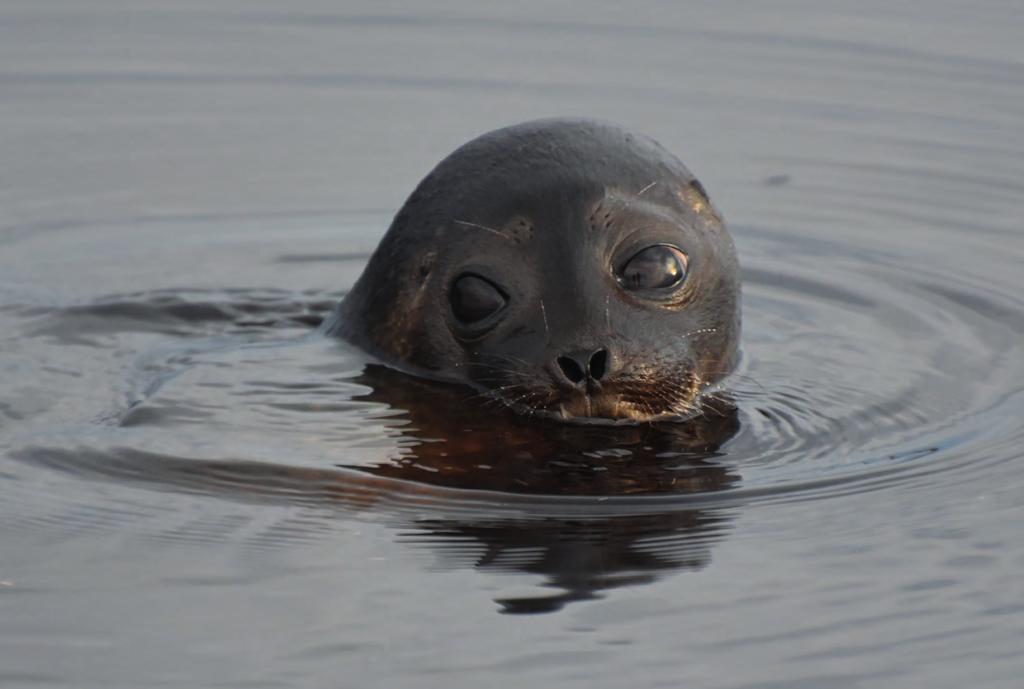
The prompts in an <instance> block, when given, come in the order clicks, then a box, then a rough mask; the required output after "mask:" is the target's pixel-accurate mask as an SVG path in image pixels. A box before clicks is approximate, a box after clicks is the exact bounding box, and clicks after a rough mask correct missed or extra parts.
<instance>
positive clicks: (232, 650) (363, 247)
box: [0, 0, 1024, 689]
mask: <svg viewBox="0 0 1024 689" xmlns="http://www.w3.org/2000/svg"><path fill="white" fill-rule="evenodd" d="M1022 30H1024V12H1022V10H1021V8H1020V5H1019V3H1016V2H1006V1H1002V2H1001V1H998V0H985V1H981V2H971V3H966V2H942V1H940V2H927V3H926V2H909V3H895V4H894V3H890V2H866V3H865V2H862V3H856V4H854V3H846V4H843V5H840V4H837V3H820V2H810V1H808V0H803V1H794V2H779V3H773V7H771V8H769V7H767V6H765V5H764V4H754V3H740V2H714V3H712V2H707V3H700V4H697V3H687V4H684V3H668V2H664V3H628V4H623V3H589V4H588V5H587V7H586V9H583V8H581V7H580V6H579V5H578V4H577V3H557V4H556V3H533V2H529V1H527V2H517V3H512V4H506V5H503V6H501V7H500V8H499V7H497V6H492V7H485V6H481V5H477V4H473V3H465V2H459V3H455V2H451V3H431V4H430V6H429V7H428V6H426V5H425V4H422V5H420V4H418V5H413V4H411V3H410V4H409V5H408V6H400V5H398V4H395V3H386V2H376V3H363V4H362V6H359V5H357V3H354V2H350V3H345V4H344V6H342V5H341V4H339V3H328V2H323V3H317V2H312V1H305V2H295V3H290V4H288V6H287V9H284V6H283V5H280V4H279V3H269V2H258V1H257V2H244V3H243V2H237V1H235V0H225V1H224V2H215V3H214V2H205V3H197V2H188V1H182V2H158V1H156V0H148V1H146V2H132V3H127V2H124V3H121V2H49V3H45V4H41V3H36V2H16V1H12V0H7V1H6V2H3V3H2V5H0V160H2V161H3V162H2V164H0V375H2V378H0V686H3V687H5V688H6V687H29V686H31V687H36V686H54V687H58V686H59V687H126V688H127V687H132V688H136V687H183V686H189V687H193V686H194V687H215V686H217V687H220V686H223V687H229V686H230V687H389V688H391V687H422V686H444V687H478V686H489V687H498V686H516V687H519V686H522V685H524V684H527V685H534V686H569V687H621V686H643V687H658V686H665V687H677V686H688V687H720V688H723V689H724V688H730V689H739V688H741V687H742V688H745V689H753V688H755V687H756V688H759V689H769V688H776V687H777V688H779V689H781V688H783V687H785V688H787V689H792V688H798V687H799V688H806V689H818V688H842V689H846V688H848V687H964V686H976V687H999V688H1001V687H1006V688H1011V687H1019V686H1021V682H1022V680H1021V679H1020V678H1021V676H1022V675H1024V659H1022V657H1021V656H1022V651H1024V577H1022V576H1021V571H1022V569H1024V528H1022V526H1021V520H1022V516H1024V454H1022V450H1021V447H1022V443H1024V433H1022V430H1021V419H1022V418H1024V344H1022V343H1024V300H1022V297H1021V290H1022V288H1024V278H1022V277H1021V270H1020V267H1021V264H1022V261H1024V229H1022V221H1021V218H1022V217H1024V124H1022V123H1024V44H1022V42H1021V40H1020V37H1021V31H1022ZM560 114H561V115H587V116H594V117H600V118H606V119H611V120H616V121H620V122H622V123H625V124H628V125H629V126H631V127H634V128H636V129H638V130H641V131H644V132H646V133H648V134H650V135H652V136H654V137H655V138H657V139H658V140H660V141H661V142H662V143H663V144H664V145H665V146H667V147H668V148H669V149H671V150H673V151H674V152H676V153H677V154H678V155H679V156H680V157H681V158H682V159H683V160H684V161H685V162H686V163H687V164H688V165H689V166H690V167H691V168H692V169H693V170H694V171H695V172H696V173H697V175H698V176H699V177H700V178H701V180H702V181H703V182H704V184H705V186H706V187H707V188H708V189H709V191H710V193H711V195H712V198H713V199H714V200H715V201H716V203H717V205H718V206H719V207H720V208H721V209H722V210H723V211H724V213H725V215H726V217H727V219H728V220H729V221H730V223H731V226H732V228H733V233H734V235H735V237H736V241H737V246H738V248H739V251H740V257H741V260H742V262H743V264H744V267H745V271H746V287H745V301H744V317H745V335H744V357H745V358H744V365H743V370H742V371H741V375H740V376H739V377H738V378H737V380H736V381H735V388H736V389H735V394H736V396H737V401H738V405H739V423H740V429H739V431H738V432H736V433H734V434H733V433H730V434H727V435H728V437H726V438H724V441H723V443H722V445H721V447H720V448H719V449H718V451H717V452H714V453H710V454H709V455H708V456H704V457H700V458H695V457H691V456H689V455H686V454H685V453H683V454H678V453H677V454H675V455H672V454H671V453H669V454H668V455H666V457H665V459H666V464H665V466H664V472H676V475H678V476H679V477H681V478H680V481H679V482H678V483H677V482H675V481H673V482H672V485H673V488H671V489H668V488H664V487H663V488H662V489H661V490H659V491H658V492H657V494H656V495H647V496H644V495H634V496H630V497H622V496H617V495H614V494H613V495H610V496H609V495H604V496H597V497H576V498H573V497H564V496H562V497H560V496H551V495H548V496H547V497H542V496H537V495H533V494H531V491H530V490H521V491H519V492H518V493H516V494H515V495H512V494H509V495H502V494H497V493H494V492H480V491H471V490H465V488H466V486H465V485H463V487H462V488H461V489H460V488H450V487H449V488H444V487H437V488H426V487H424V485H423V484H422V483H420V482H419V481H420V479H422V480H423V481H430V482H432V483H435V484H445V483H446V481H445V480H440V479H433V480H432V479H431V478H430V476H429V474H430V473H431V471H433V468H432V467H430V466H427V467H426V468H424V465H422V464H421V465H419V466H414V465H416V464H417V461H418V460H416V458H415V453H416V449H415V448H416V445H417V443H418V442H419V441H420V440H422V438H419V439H417V437H416V432H417V431H416V430H415V427H416V426H417V424H421V422H422V421H423V420H422V419H417V418H416V417H415V416H414V417H413V418H412V419H411V420H410V419H409V418H408V415H404V414H402V413H400V411H396V410H395V409H392V408H391V406H392V405H389V404H387V403H386V401H381V400H380V399H376V398H375V397H374V395H373V394H372V392H373V390H376V389H378V387H377V386H378V384H377V383H376V382H373V381H370V382H368V381H367V380H366V379H364V378H360V377H359V376H360V375H361V371H362V366H361V363H360V359H359V358H358V356H357V355H355V354H354V353H352V352H350V351H347V350H345V349H344V348H343V347H340V346H339V345H337V344H335V343H330V342H325V341H323V340H322V339H319V338H317V337H316V336H315V335H310V332H311V326H312V325H313V324H315V323H316V321H317V320H318V318H319V317H320V316H321V315H322V314H323V312H324V310H325V309H327V308H329V306H330V304H331V303H332V301H333V300H334V299H336V298H337V296H338V295H339V294H341V293H343V291H344V289H345V288H346V287H347V286H348V285H349V284H351V282H352V280H353V279H354V278H355V277H356V276H357V274H358V272H359V270H360V268H361V265H362V262H363V261H364V260H365V256H366V253H367V252H368V251H370V250H371V249H372V248H373V246H374V245H375V244H376V240H377V238H378V237H379V236H380V234H381V233H382V231H383V230H384V229H385V227H386V225H387V223H388V221H389V218H390V215H391V214H392V213H393V212H394V211H395V210H396V209H397V208H398V206H399V205H400V204H401V203H402V201H403V200H404V198H405V196H406V195H407V194H408V193H409V191H410V190H411V189H412V187H413V186H414V184H415V183H416V182H417V181H418V180H419V178H420V177H422V176H423V174H425V173H426V172H427V171H428V170H429V168H430V167H431V166H432V165H433V164H434V163H435V162H436V161H438V160H439V159H440V158H441V157H443V156H444V155H445V154H446V153H447V152H449V151H450V150H451V149H453V148H454V147H455V146H457V145H458V144H460V143H462V142H463V141H465V140H467V139H469V138H471V137H472V136H475V135H476V134H479V133H482V132H484V131H487V130H489V129H492V128H495V127H498V126H501V125H505V124H509V123H513V122H516V121H520V120H524V119H529V118H534V117H541V116H550V115H560ZM421 425H422V424H421ZM424 427H425V426H424ZM589 442H596V443H598V444H599V445H601V444H602V443H605V442H606V443H607V447H603V446H601V447H598V448H597V450H595V449H594V448H593V447H591V448H590V449H589V450H588V451H589V452H590V453H591V455H593V458H594V459H595V461H597V462H598V463H599V464H600V463H601V462H604V464H602V465H601V471H602V472H605V473H606V474H607V473H609V472H610V473H611V474H613V475H616V476H620V477H621V476H625V477H627V478H629V477H634V478H635V476H636V475H637V474H636V473H635V472H637V471H639V470H638V469H636V466H638V464H639V459H638V458H639V457H641V456H642V455H643V452H644V451H645V450H644V448H646V447H648V446H647V445H645V444H644V443H647V442H654V441H650V439H649V438H644V439H641V440H639V441H638V440H636V439H622V438H618V437H610V438H608V439H607V440H605V439H603V437H602V438H599V439H598V440H594V439H593V437H591V439H590V441H589ZM501 445H502V443H500V442H497V441H494V440H493V439H492V440H491V442H489V443H488V442H484V443H482V444H481V445H480V446H479V449H478V451H477V455H474V458H472V461H471V462H470V463H469V464H468V465H467V466H469V469H468V470H467V473H466V476H468V478H467V479H465V481H464V483H466V482H468V483H469V484H470V485H473V484H474V482H481V487H483V485H482V484H483V483H485V478H486V479H487V480H490V478H487V477H492V476H494V475H495V473H496V471H495V470H494V468H493V467H492V466H491V465H488V464H487V462H488V461H491V460H492V458H497V460H498V461H505V460H503V459H502V457H501V453H500V450H501V449H502V447H501ZM567 447H570V448H575V447H577V445H575V444H572V443H569V444H568V445H567ZM410 453H412V454H410ZM410 456H412V457H413V460H409V459H408V458H409V457H410ZM403 457H405V458H406V460H408V461H405V463H404V464H403V462H402V461H400V460H401V459H402V458H403ZM541 459H543V457H541ZM634 460H635V461H634ZM563 464H564V462H563V463H560V464H559V466H562V465H563ZM645 466H646V469H648V470H653V471H656V472H661V471H662V467H661V465H659V464H655V465H654V466H653V469H651V465H650V464H648V465H645ZM340 467H349V468H348V469H346V468H340ZM575 470H577V469H574V471H575ZM389 471H391V473H388V472H389ZM417 471H419V472H420V473H419V474H417V473H416V472H417ZM631 472H634V473H631ZM434 473H436V471H435V472H434ZM395 475H397V476H398V477H399V479H410V478H411V479H414V480H413V481H409V480H394V479H393V478H389V476H395ZM503 480H504V479H503ZM648 480H650V476H645V477H644V481H648ZM449 483H450V482H449ZM641 483H642V484H643V485H646V484H645V483H643V482H641ZM587 485H591V486H593V485H596V484H593V483H589V484H587ZM487 487H491V488H493V487H494V486H493V485H490V484H487ZM548 492H550V491H548ZM593 492H602V491H601V490H597V489H595V490H594V491H593ZM604 492H606V493H607V492H612V493H614V492H615V491H604ZM523 613H533V614H523Z"/></svg>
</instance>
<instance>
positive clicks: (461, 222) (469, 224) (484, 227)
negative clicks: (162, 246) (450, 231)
mask: <svg viewBox="0 0 1024 689" xmlns="http://www.w3.org/2000/svg"><path fill="white" fill-rule="evenodd" d="M452 222H453V223H455V224H456V225H462V226H463V227H474V228H476V229H478V230H484V231H485V232H490V233H491V234H493V235H496V236H498V237H501V238H502V239H504V240H505V241H509V242H511V241H513V240H512V238H511V237H509V236H507V235H504V234H502V233H501V231H499V230H496V229H494V228H493V227H487V225H481V224H480V223H475V222H469V221H468V220H452Z"/></svg>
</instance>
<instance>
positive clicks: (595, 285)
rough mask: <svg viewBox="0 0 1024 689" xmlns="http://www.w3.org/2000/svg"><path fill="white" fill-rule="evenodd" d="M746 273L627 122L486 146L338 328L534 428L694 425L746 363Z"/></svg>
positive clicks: (336, 316)
mask: <svg viewBox="0 0 1024 689" xmlns="http://www.w3.org/2000/svg"><path fill="white" fill-rule="evenodd" d="M739 296H740V282H739V267H738V264H737V260H736V254H735V249H734V247H733V243H732V240H731V238H730V237H729V234H728V232H727V231H726V228H725V226H724V224H723V222H722V219H721V217H720V216H719V214H718V213H717V212H716V211H715V209H714V207H713V206H712V204H711V202H710V201H709V199H708V197H707V195H706V193H705V191H704V189H703V187H702V186H701V185H700V183H699V182H697V180H696V179H695V178H694V177H693V175H692V174H691V173H690V172H689V170H687V169H686V167H685V166H684V165H683V164H682V163H681V162H679V161H678V160H677V159H676V158H675V157H674V156H672V155H671V154H670V153H668V152H667V151H666V150H665V149H663V148H662V147H661V146H659V145H658V144H657V143H656V142H654V141H652V140H650V139H648V138H646V137H643V136H641V135H638V134H635V133H632V132H629V131H627V130H624V129H622V128H620V127H617V126H615V125H610V124H606V123H600V122H593V121H588V120H538V121H534V122H527V123H524V124H520V125H516V126H513V127H508V128H505V129H499V130H497V131H494V132H491V133H489V134H485V135H483V136H481V137H479V138H477V139H474V140H473V141H470V142H469V143H467V144H465V145H464V146H462V147H461V148H459V149H457V150H456V151H455V152H454V153H452V154H451V155H450V156H448V157H447V158H445V159H444V160H443V161H441V163H440V164H438V166H437V167H436V168H434V170H433V171H432V172H430V174H428V175H427V177H426V178H425V179H424V180H423V181H422V182H421V183H420V184H419V186H418V187H417V188H416V190H415V191H414V192H413V193H412V195H411V196H410V197H409V199H408V200H407V201H406V202H405V205H404V206H403V207H402V209H401V210H400V211H399V212H398V214H397V215H396V216H395V219H394V221H393V223H392V225H391V227H390V229H389V230H388V232H387V234H386V235H385V236H384V238H383V240H382V241H381V243H380V245H379V246H378V247H377V250H376V251H375V252H374V254H373V256H372V257H371V258H370V261H369V263H368V264H367V266H366V269H365V271H364V272H363V274H362V276H361V277H360V278H359V280H358V281H357V282H356V284H355V286H354V287H353V289H352V291H351V292H350V293H349V294H348V295H347V296H346V297H345V298H344V299H343V300H342V301H341V303H340V304H339V305H338V307H337V308H336V309H335V311H334V313H333V314H332V316H331V318H329V319H328V321H327V323H326V326H325V328H326V331H327V332H328V333H331V334H334V335H338V336H341V337H343V338H345V339H347V340H349V341H350V342H352V343H353V344H355V345H357V346H359V347H361V348H363V349H364V350H366V351H368V352H369V353H370V354H372V355H374V356H375V357H377V358H379V359H380V360H381V361H382V362H384V363H386V364H388V365H391V366H394V367H397V368H400V369H403V370H406V371H408V372H410V373H413V374H417V375H422V376H426V377H430V378H435V379H439V380H443V381H448V382H456V383H463V384H466V385H469V386H471V387H473V388H475V389H477V390H478V391H480V392H481V393H483V394H485V395H486V396H487V397H489V398H492V399H494V400H497V401H499V402H501V403H503V404H505V405H507V406H509V407H510V408H512V409H514V410H516V411H518V412H521V413H525V414H529V415H535V416H539V417H546V418H555V419H560V420H572V421H587V420H589V421H603V422H616V421H626V422H640V421H655V420H662V419H678V418H686V417H688V416H692V415H693V414H694V413H695V412H696V411H697V410H699V407H700V403H699V400H700V395H701V392H702V391H703V390H705V389H706V388H707V387H708V386H709V385H711V384H713V383H715V382H717V381H718V380H720V379H721V378H722V377H723V376H725V375H726V374H727V373H728V372H729V371H730V370H731V369H732V368H733V367H734V366H735V363H736V359H737V352H738V340H739V332H740V315H739Z"/></svg>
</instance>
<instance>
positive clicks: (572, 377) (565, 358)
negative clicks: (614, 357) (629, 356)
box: [555, 349, 608, 385]
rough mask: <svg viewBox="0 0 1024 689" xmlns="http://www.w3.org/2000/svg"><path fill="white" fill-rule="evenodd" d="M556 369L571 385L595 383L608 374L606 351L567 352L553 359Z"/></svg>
mask: <svg viewBox="0 0 1024 689" xmlns="http://www.w3.org/2000/svg"><path fill="white" fill-rule="evenodd" d="M555 363H556V364H557V366H556V368H557V369H558V370H559V371H560V372H561V374H562V375H563V376H564V377H565V379H566V380H567V381H569V382H570V383H572V384H573V385H582V384H583V383H585V382H588V381H589V382H591V383H597V382H600V380H601V379H602V378H604V376H605V374H606V373H607V372H608V350H607V349H598V350H597V351H592V352H588V351H577V352H568V353H566V354H563V355H562V356H560V357H558V358H557V359H555Z"/></svg>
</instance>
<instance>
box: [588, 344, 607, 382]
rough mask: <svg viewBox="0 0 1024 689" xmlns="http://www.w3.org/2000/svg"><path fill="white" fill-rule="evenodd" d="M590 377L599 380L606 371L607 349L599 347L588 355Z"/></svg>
mask: <svg viewBox="0 0 1024 689" xmlns="http://www.w3.org/2000/svg"><path fill="white" fill-rule="evenodd" d="M589 370H590V377H591V378H593V379H594V380H601V379H602V378H604V374H605V373H606V372H607V371H608V350H607V349H599V350H597V351H596V352H594V353H593V354H592V355H591V356H590V366H589Z"/></svg>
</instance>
